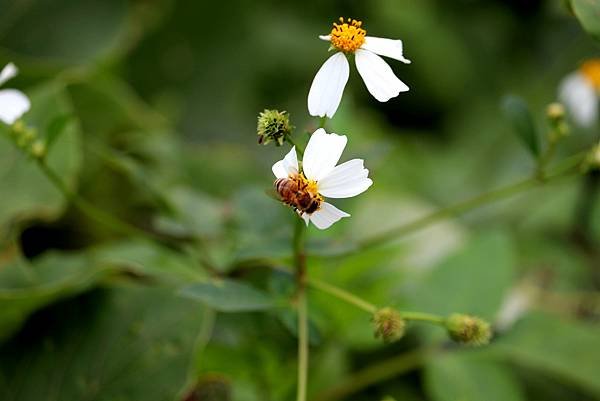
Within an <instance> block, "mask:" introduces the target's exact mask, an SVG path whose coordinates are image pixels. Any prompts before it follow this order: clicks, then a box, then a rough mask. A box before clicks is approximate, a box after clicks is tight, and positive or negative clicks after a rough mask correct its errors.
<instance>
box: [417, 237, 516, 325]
mask: <svg viewBox="0 0 600 401" xmlns="http://www.w3.org/2000/svg"><path fill="white" fill-rule="evenodd" d="M515 264H516V262H515V256H514V251H513V247H512V244H511V241H510V240H509V238H508V237H507V236H505V235H504V234H501V233H488V234H479V236H477V237H474V238H473V240H472V241H471V243H469V245H468V246H467V247H466V248H465V249H463V250H461V251H460V252H458V253H457V254H455V255H453V256H451V257H449V258H448V259H447V260H445V261H444V262H442V263H441V264H440V265H438V266H437V267H435V268H434V269H433V270H432V271H431V273H429V275H428V276H427V277H425V279H424V280H423V281H422V282H421V283H420V285H419V286H417V288H415V291H414V293H413V294H412V295H411V298H412V303H411V306H412V307H413V308H415V309H416V310H420V311H426V312H432V313H438V314H441V315H448V314H450V313H454V312H460V313H470V314H474V315H478V316H481V317H483V318H485V319H488V320H490V321H491V320H492V319H493V318H494V316H495V314H496V312H497V311H498V309H499V307H500V305H501V304H502V300H503V297H504V295H505V293H506V291H507V290H508V289H509V288H510V287H511V284H512V283H513V279H514V276H515Z"/></svg>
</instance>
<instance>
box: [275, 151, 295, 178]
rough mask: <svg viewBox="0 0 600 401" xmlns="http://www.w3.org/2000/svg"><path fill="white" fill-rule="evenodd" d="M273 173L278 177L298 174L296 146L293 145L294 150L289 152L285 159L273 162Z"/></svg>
mask: <svg viewBox="0 0 600 401" xmlns="http://www.w3.org/2000/svg"><path fill="white" fill-rule="evenodd" d="M271 170H273V174H275V177H277V178H287V177H289V176H290V175H295V174H298V156H297V155H296V147H295V146H292V150H290V151H289V152H288V154H287V155H285V157H284V158H283V160H279V161H278V162H277V163H275V164H273V167H272V168H271Z"/></svg>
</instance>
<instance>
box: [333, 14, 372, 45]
mask: <svg viewBox="0 0 600 401" xmlns="http://www.w3.org/2000/svg"><path fill="white" fill-rule="evenodd" d="M339 21H340V23H339V24H338V23H335V22H334V23H333V29H332V30H331V34H330V36H331V44H332V45H333V47H335V48H336V49H338V50H340V51H343V52H345V53H353V52H355V51H356V50H357V49H359V48H360V47H361V46H362V45H363V43H365V36H366V35H367V31H366V30H364V29H363V28H362V21H358V20H355V19H351V18H347V19H346V20H344V18H342V17H340V19H339Z"/></svg>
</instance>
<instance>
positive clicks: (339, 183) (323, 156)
mask: <svg viewBox="0 0 600 401" xmlns="http://www.w3.org/2000/svg"><path fill="white" fill-rule="evenodd" d="M347 140H348V139H347V138H346V136H345V135H337V134H333V133H332V134H327V133H326V132H325V130H324V129H322V128H319V129H318V130H316V131H315V132H314V133H313V134H312V136H311V137H310V140H309V141H308V145H307V146H306V150H305V151H304V160H303V161H302V169H300V168H299V166H298V158H297V155H296V148H295V147H293V148H292V150H290V152H289V153H288V154H287V155H286V156H285V158H284V159H283V160H280V161H278V162H277V163H275V164H274V165H273V168H272V170H273V174H275V177H277V178H278V180H277V181H276V183H277V182H279V181H281V180H282V179H283V180H284V181H286V182H288V183H290V185H293V186H294V188H296V189H297V192H296V193H295V196H294V198H296V199H297V198H303V197H304V196H306V197H309V198H311V199H312V200H314V202H316V204H314V205H313V206H315V207H316V210H314V211H312V210H310V211H309V212H307V211H306V210H302V206H301V205H299V204H298V203H297V202H295V200H294V199H284V198H283V197H282V200H283V201H284V202H285V203H287V204H289V205H290V206H292V207H294V208H295V209H296V210H297V212H298V214H299V215H300V216H301V217H302V218H303V219H304V221H306V224H307V225H308V222H309V221H312V222H313V224H314V225H315V226H316V227H317V228H319V229H321V230H324V229H326V228H328V227H330V226H331V225H332V224H333V223H335V222H336V221H338V220H340V219H341V218H342V217H349V216H350V215H349V214H348V213H346V212H343V211H341V210H339V209H338V208H336V207H335V206H333V205H332V204H330V203H328V202H325V201H324V200H323V197H328V198H351V197H353V196H356V195H358V194H361V193H363V192H364V191H366V190H367V188H369V187H370V186H371V185H372V184H373V181H372V180H371V179H370V178H368V175H369V170H367V169H366V168H364V161H363V160H361V159H353V160H350V161H347V162H345V163H342V164H340V165H339V166H336V164H337V162H338V161H339V159H340V156H341V155H342V152H343V151H344V148H345V147H346V142H347ZM280 194H281V193H280Z"/></svg>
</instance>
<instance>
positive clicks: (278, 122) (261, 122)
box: [256, 110, 294, 146]
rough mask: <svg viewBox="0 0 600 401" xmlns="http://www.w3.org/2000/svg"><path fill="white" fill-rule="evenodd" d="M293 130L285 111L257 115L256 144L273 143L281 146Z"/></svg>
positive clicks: (268, 111) (267, 111)
mask: <svg viewBox="0 0 600 401" xmlns="http://www.w3.org/2000/svg"><path fill="white" fill-rule="evenodd" d="M293 128H294V127H293V126H292V125H291V124H290V117H289V114H288V113H287V112H286V111H278V110H265V111H263V112H262V113H260V114H259V115H258V126H257V128H256V132H257V134H258V143H259V144H262V145H266V144H268V143H269V142H275V144H276V145H277V146H281V145H283V143H284V142H285V138H286V137H287V136H289V135H291V133H292V130H293Z"/></svg>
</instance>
